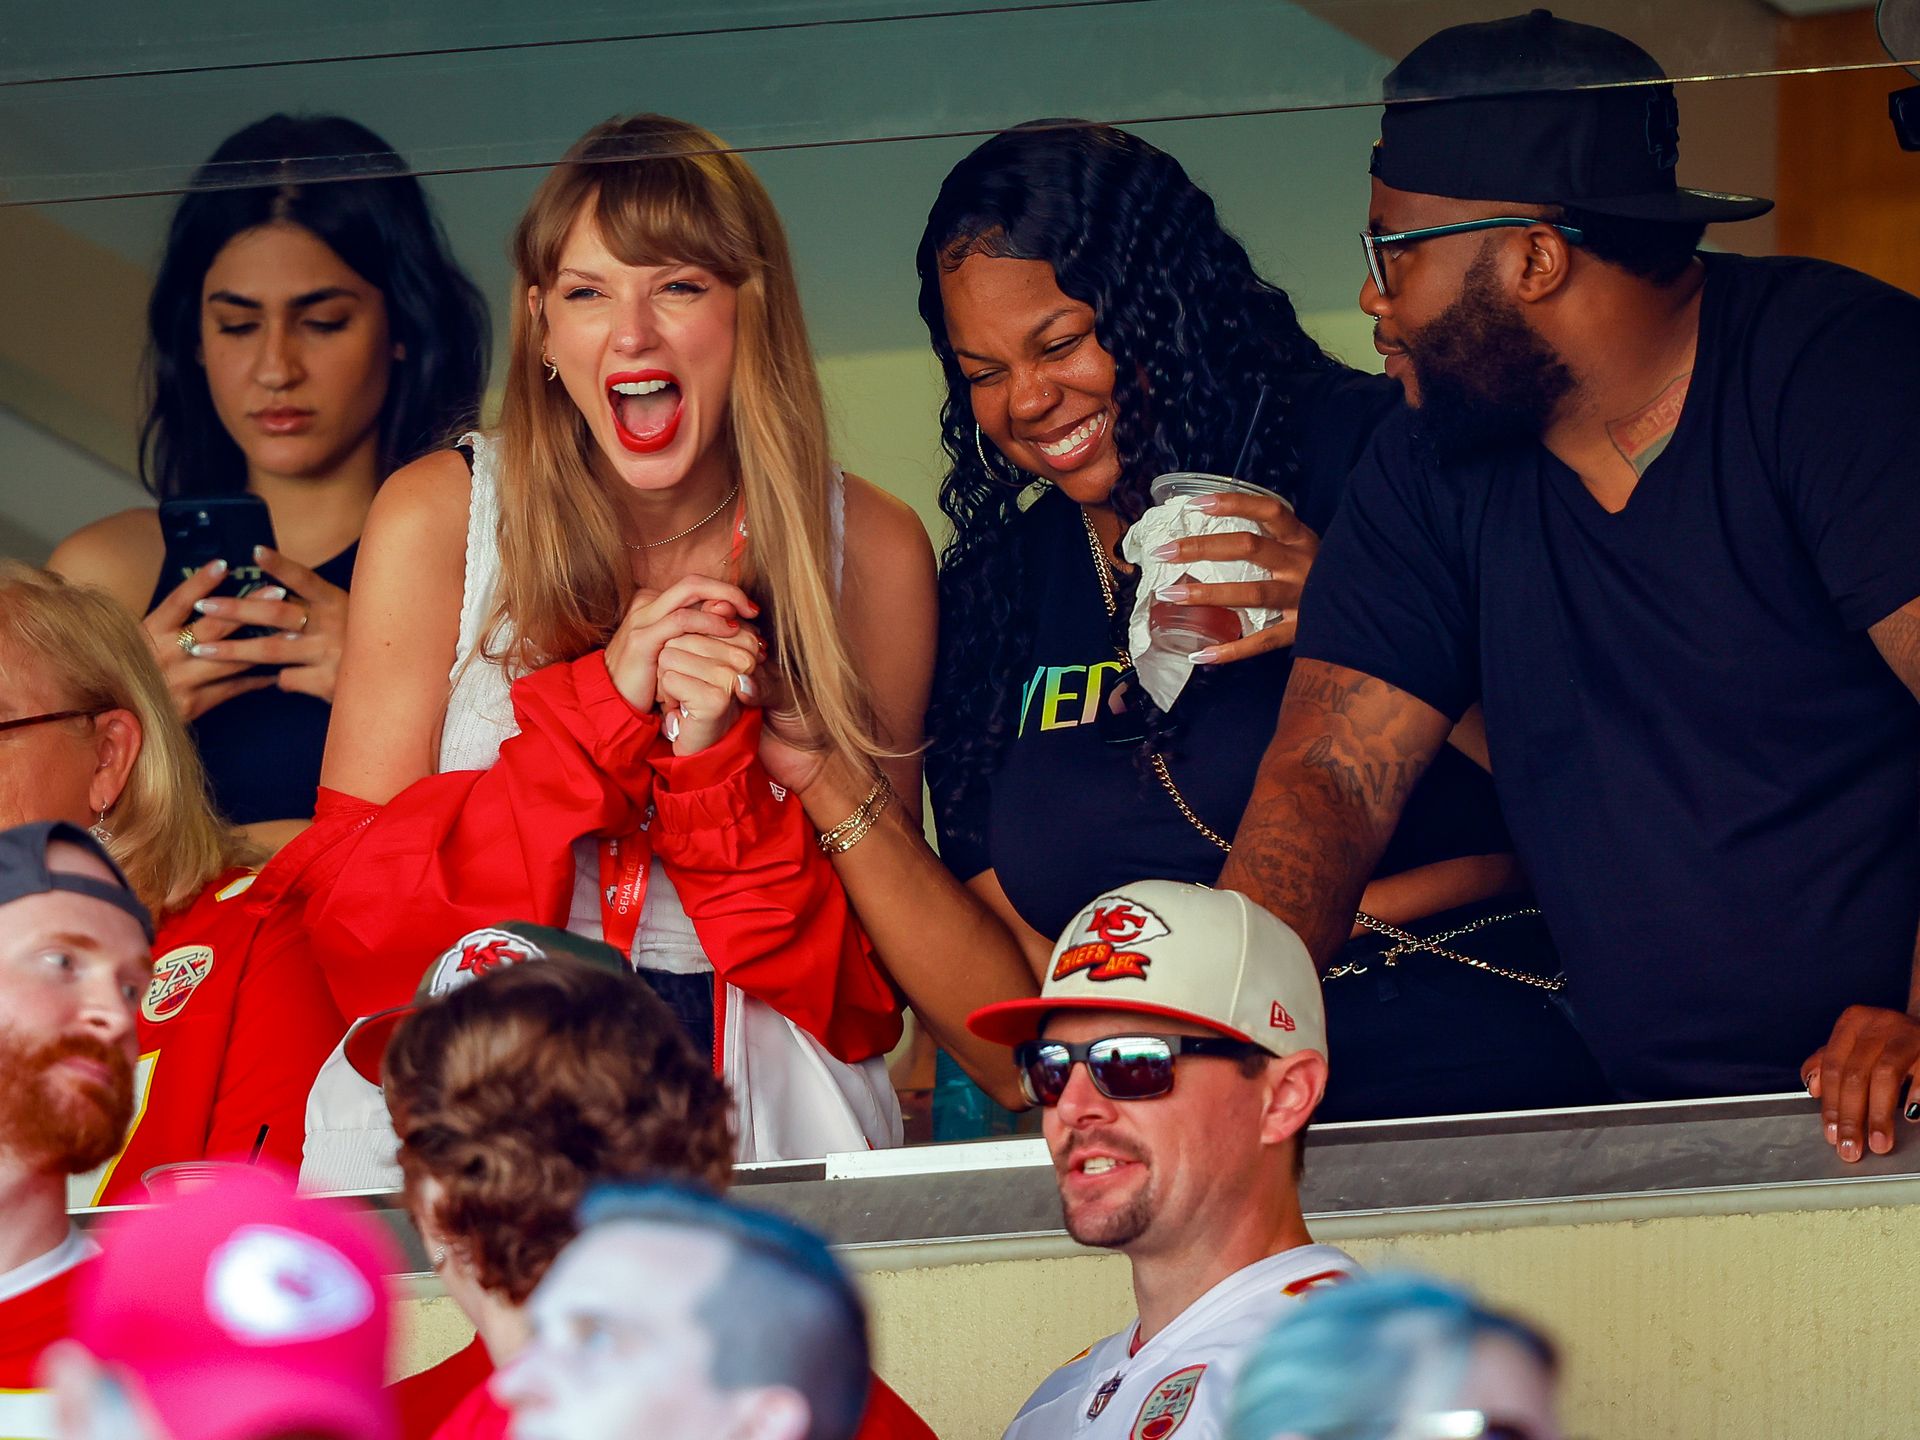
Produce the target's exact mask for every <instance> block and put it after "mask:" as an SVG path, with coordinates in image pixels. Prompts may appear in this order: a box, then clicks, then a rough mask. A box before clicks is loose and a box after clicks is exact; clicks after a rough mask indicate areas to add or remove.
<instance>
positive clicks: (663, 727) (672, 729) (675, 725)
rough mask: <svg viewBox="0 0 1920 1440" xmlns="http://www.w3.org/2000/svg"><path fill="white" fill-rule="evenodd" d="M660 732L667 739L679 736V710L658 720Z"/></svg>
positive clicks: (674, 738)
mask: <svg viewBox="0 0 1920 1440" xmlns="http://www.w3.org/2000/svg"><path fill="white" fill-rule="evenodd" d="M660 733H661V734H662V735H664V736H666V737H667V739H669V740H678V739H679V738H680V712H679V711H678V710H676V711H674V712H673V713H672V714H671V715H669V716H667V718H666V719H664V720H662V721H661V722H660Z"/></svg>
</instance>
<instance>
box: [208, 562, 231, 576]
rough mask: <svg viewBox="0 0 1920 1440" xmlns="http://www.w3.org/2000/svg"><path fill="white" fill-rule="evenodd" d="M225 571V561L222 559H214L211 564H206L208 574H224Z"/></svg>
mask: <svg viewBox="0 0 1920 1440" xmlns="http://www.w3.org/2000/svg"><path fill="white" fill-rule="evenodd" d="M226 573H227V562H226V561H224V560H215V561H214V562H213V563H212V564H211V565H209V566H207V574H209V575H224V574H226Z"/></svg>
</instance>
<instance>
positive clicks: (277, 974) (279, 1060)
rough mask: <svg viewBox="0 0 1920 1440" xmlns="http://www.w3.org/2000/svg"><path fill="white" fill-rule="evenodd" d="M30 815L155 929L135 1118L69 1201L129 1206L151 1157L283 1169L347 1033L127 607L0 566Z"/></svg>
mask: <svg viewBox="0 0 1920 1440" xmlns="http://www.w3.org/2000/svg"><path fill="white" fill-rule="evenodd" d="M36 820H68V821H72V822H73V823H75V824H78V825H85V826H90V827H92V829H93V832H94V834H95V835H96V836H97V837H99V838H100V840H101V841H102V842H103V843H104V844H105V845H106V847H107V849H108V850H109V851H111V852H112V854H113V857H114V859H115V860H117V861H118V862H119V863H120V866H121V868H122V869H123V870H124V871H125V872H126V874H127V878H128V880H129V881H130V882H131V883H132V885H133V887H134V889H135V890H136V891H137V892H138V893H139V896H140V898H141V900H142V901H143V902H144V903H145V904H146V906H147V908H148V909H150V910H151V911H152V912H153V915H154V919H155V921H156V923H157V924H158V926H159V935H158V938H157V940H156V941H155V943H154V975H153V983H152V986H151V988H149V990H148V991H147V994H146V996H145V998H144V999H143V1000H142V1002H141V1006H140V1020H139V1045H140V1059H139V1064H138V1067H137V1069H136V1072H135V1097H134V1124H133V1127H132V1129H131V1131H130V1133H129V1135H128V1139H127V1143H126V1146H125V1148H124V1149H123V1150H122V1151H121V1153H120V1154H119V1155H118V1156H116V1157H115V1158H114V1159H113V1160H111V1161H109V1162H108V1163H107V1164H106V1166H104V1167H103V1168H102V1169H101V1170H99V1171H97V1172H95V1173H93V1174H91V1175H88V1176H83V1177H79V1178H78V1179H77V1180H76V1182H75V1184H74V1186H73V1188H72V1190H71V1192H70V1193H71V1194H72V1197H73V1199H74V1201H75V1203H79V1204H120V1203H128V1202H134V1201H141V1200H144V1199H146V1192H145V1190H144V1188H143V1187H142V1185H141V1176H142V1174H143V1173H144V1172H145V1171H146V1170H148V1169H149V1168H151V1167H152V1166H155V1165H159V1164H164V1163H168V1162H172V1161H180V1160H199V1159H204V1158H208V1157H214V1156H222V1155H230V1156H242V1157H244V1156H245V1155H247V1154H248V1153H250V1152H252V1151H254V1150H255V1149H256V1148H259V1147H261V1146H262V1145H263V1144H264V1149H265V1151H266V1153H268V1154H270V1155H272V1156H273V1157H275V1158H276V1159H279V1160H281V1161H283V1162H285V1163H286V1164H288V1165H289V1166H292V1165H297V1164H298V1163H299V1160H300V1150H301V1141H302V1137H303V1127H302V1111H303V1108H304V1106H305V1103H306V1098H307V1091H308V1089H309V1088H310V1087H311V1085H312V1083H313V1077H314V1074H315V1073H316V1072H317V1071H318V1069H319V1068H320V1063H321V1061H322V1060H324V1059H325V1058H326V1055H327V1052H328V1051H329V1050H330V1049H331V1048H332V1047H333V1044H334V1042H335V1041H336V1040H338V1039H339V1038H340V1035H341V1032H342V1031H344V1030H345V1028H346V1025H345V1022H344V1021H342V1020H341V1018H340V1015H339V1011H338V1010H337V1009H336V1008H335V1006H334V1004H333V1001H332V999H331V997H330V996H329V994H328V993H327V989H326V985H325V982H324V980H323V979H322V977H321V974H320V971H319V968H318V967H317V966H316V965H315V964H314V963H313V959H312V956H311V955H310V954H309V952H308V950H307V948H306V941H305V936H304V934H303V933H302V931H301V928H300V925H299V917H298V915H297V914H296V913H294V912H291V911H284V910H283V911H279V912H274V911H271V910H268V909H266V908H264V907H261V906H259V905H257V904H254V903H252V901H251V898H250V896H249V890H250V887H251V886H252V883H253V879H254V876H253V871H252V870H251V869H250V868H249V865H250V863H251V862H252V860H253V859H254V856H253V853H252V852H251V851H250V850H249V848H248V846H247V844H246V842H245V841H244V840H242V839H241V837H240V836H239V835H238V833H237V832H235V831H234V830H233V829H231V828H230V827H229V826H227V825H226V824H225V822H223V821H222V820H221V819H220V818H219V817H218V816H216V815H215V814H214V812H213V809H212V807H211V806H210V805H209V804H208V802H207V796H206V779H205V775H204V772H203V771H202V770H201V767H200V759H199V756H198V755H197V754H196V753H195V751H194V748H193V744H192V742H191V741H190V740H189V739H188V738H187V733H186V729H185V727H184V726H183V725H182V723H181V721H180V719H179V716H178V713H177V712H176V710H175V709H174V706H173V703H172V701H171V699H170V698H169V696H168V693H167V687H166V682H165V681H164V680H162V679H161V676H160V671H159V667H158V666H157V665H156V664H155V663H154V659H153V654H152V652H151V650H150V649H149V648H148V646H147V644H146V642H145V640H144V639H143V638H142V636H141V634H140V632H139V629H138V627H137V626H136V625H135V623H134V621H133V619H132V617H131V616H129V615H128V614H127V613H126V612H125V611H124V610H123V609H121V607H120V606H119V605H117V604H116V603H115V602H114V601H113V600H112V599H111V598H109V597H108V596H107V594H106V593H105V592H104V591H99V590H93V589H88V588H85V587H81V586H76V585H71V584H68V583H67V582H65V581H63V580H61V579H59V578H58V577H56V576H53V575H49V574H46V573H44V572H42V571H38V570H33V569H29V568H28V567H26V566H23V565H18V564H14V563H11V562H0V827H5V826H9V825H20V824H26V823H28V822H31V821H36ZM263 1134H264V1137H265V1138H264V1142H263V1141H262V1135H263Z"/></svg>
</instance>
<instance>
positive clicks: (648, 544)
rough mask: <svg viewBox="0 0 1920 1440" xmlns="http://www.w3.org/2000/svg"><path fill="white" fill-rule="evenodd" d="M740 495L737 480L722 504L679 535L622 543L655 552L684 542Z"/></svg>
mask: <svg viewBox="0 0 1920 1440" xmlns="http://www.w3.org/2000/svg"><path fill="white" fill-rule="evenodd" d="M739 493H740V482H739V481H738V480H736V481H734V482H733V488H732V489H731V490H729V491H727V493H726V494H725V495H723V496H721V498H720V503H719V504H718V505H716V506H714V507H713V509H711V510H709V511H708V512H707V513H706V514H704V515H702V516H701V517H700V518H699V519H698V520H696V521H694V522H693V523H692V524H691V525H689V526H687V528H686V529H684V530H682V531H681V532H680V533H679V534H678V535H669V536H667V538H666V539H664V540H623V541H621V542H620V543H621V544H623V545H625V546H626V547H627V549H629V550H654V549H657V548H659V547H660V546H662V545H671V544H672V543H673V542H674V541H676V540H684V539H686V538H687V536H689V535H691V534H692V533H693V532H694V531H696V530H698V529H699V528H700V527H701V526H702V525H705V524H706V523H707V522H708V521H710V520H712V519H713V517H714V516H716V515H718V514H719V513H720V512H721V511H722V510H724V509H726V508H727V506H729V505H731V504H732V503H733V497H734V496H736V495H738V494H739Z"/></svg>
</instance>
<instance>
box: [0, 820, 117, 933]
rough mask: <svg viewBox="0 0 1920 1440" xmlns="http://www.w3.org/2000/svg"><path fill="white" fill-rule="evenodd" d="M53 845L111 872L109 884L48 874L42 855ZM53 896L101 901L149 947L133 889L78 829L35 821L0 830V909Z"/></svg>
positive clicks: (103, 850)
mask: <svg viewBox="0 0 1920 1440" xmlns="http://www.w3.org/2000/svg"><path fill="white" fill-rule="evenodd" d="M56 843H64V844H67V845H76V846H78V847H79V848H80V849H82V850H84V851H86V852H87V853H88V854H89V855H92V856H93V857H94V858H95V859H97V860H100V861H101V862H102V863H104V864H105V865H106V867H107V869H109V870H110V871H112V872H113V879H112V880H101V879H97V878H96V877H94V876H92V875H75V874H73V873H72V872H71V871H67V870H54V869H51V868H49V867H48V865H47V851H48V849H49V848H51V847H52V846H53V845H54V844H56ZM53 890H65V891H67V892H68V893H69V894H72V895H84V896H86V897H87V898H88V899H89V900H104V901H105V902H106V903H107V904H109V905H112V906H113V907H115V908H116V909H119V910H124V911H126V912H127V914H129V915H131V916H132V917H133V918H134V919H135V920H138V921H139V922H140V928H141V930H142V931H144V932H145V933H146V937H147V943H148V944H149V945H151V944H152V943H153V916H152V915H150V914H148V913H147V907H146V906H144V905H142V904H141V903H140V897H139V896H137V895H135V894H134V893H133V887H132V886H131V885H129V884H128V883H127V877H126V876H125V875H124V874H122V873H121V871H120V867H119V866H118V865H116V864H114V863H113V857H112V856H111V855H109V854H108V853H107V851H106V847H105V846H103V845H102V844H101V843H100V842H99V841H98V840H96V839H94V838H93V836H91V835H89V834H88V833H87V832H86V831H84V830H82V829H81V828H80V827H79V826H78V825H69V824H68V823H67V822H66V821H64V820H41V821H37V822H36V823H34V824H32V825H15V826H14V827H13V828H12V829H10V830H0V905H6V904H10V903H11V902H13V901H15V900H24V899H25V898H26V897H27V896H29V895H45V894H47V893H48V892H49V891H53Z"/></svg>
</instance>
